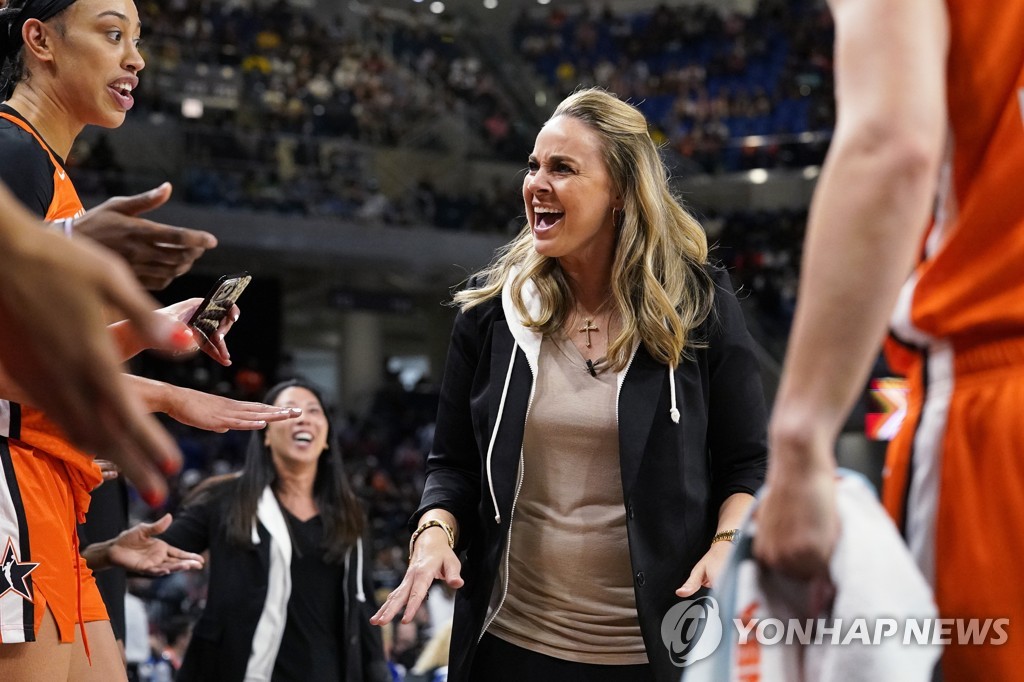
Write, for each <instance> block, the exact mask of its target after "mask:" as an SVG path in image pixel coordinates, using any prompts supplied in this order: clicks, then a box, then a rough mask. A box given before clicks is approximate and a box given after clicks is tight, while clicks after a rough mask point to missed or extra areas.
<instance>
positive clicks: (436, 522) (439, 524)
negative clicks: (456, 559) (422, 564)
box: [409, 519, 455, 559]
mask: <svg viewBox="0 0 1024 682" xmlns="http://www.w3.org/2000/svg"><path fill="white" fill-rule="evenodd" d="M428 528H440V529H441V530H443V531H444V532H445V535H447V536H448V547H449V548H450V549H452V550H454V549H455V531H454V530H452V527H451V526H449V525H448V524H447V523H445V522H444V521H441V520H440V519H430V520H429V521H424V522H423V523H421V524H420V527H419V528H417V529H416V530H415V531H414V532H413V534H412V537H411V538H409V558H410V559H412V548H413V546H414V545H415V544H416V539H417V538H419V536H420V535H421V534H422V533H423V531H425V530H426V529H428Z"/></svg>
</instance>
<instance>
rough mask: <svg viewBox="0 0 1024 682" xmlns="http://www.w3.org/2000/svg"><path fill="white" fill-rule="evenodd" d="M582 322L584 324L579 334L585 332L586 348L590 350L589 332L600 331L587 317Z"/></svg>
mask: <svg viewBox="0 0 1024 682" xmlns="http://www.w3.org/2000/svg"><path fill="white" fill-rule="evenodd" d="M584 322H585V324H584V325H583V326H582V327H580V329H579V332H580V334H583V333H584V332H586V334H587V348H590V332H596V331H600V329H598V327H597V326H595V325H594V324H593V320H591V319H590V318H589V317H587V318H584Z"/></svg>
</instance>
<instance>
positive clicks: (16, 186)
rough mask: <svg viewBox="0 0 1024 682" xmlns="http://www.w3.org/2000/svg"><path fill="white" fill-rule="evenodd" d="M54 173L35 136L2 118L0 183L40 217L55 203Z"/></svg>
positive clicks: (0, 124) (0, 132)
mask: <svg viewBox="0 0 1024 682" xmlns="http://www.w3.org/2000/svg"><path fill="white" fill-rule="evenodd" d="M8 128H9V129H8ZM54 170H55V169H54V167H53V164H52V163H51V162H50V157H49V156H47V155H46V152H44V151H43V149H42V148H41V147H40V146H39V143H38V142H36V141H35V139H34V138H33V137H32V136H31V135H29V134H28V133H26V132H25V131H23V130H21V129H20V128H18V127H17V126H15V125H14V124H13V123H10V122H8V121H6V120H3V119H0V180H2V181H3V183H4V184H5V185H7V187H8V188H9V189H10V190H11V192H12V193H13V194H14V196H15V197H17V198H18V200H19V201H20V202H21V203H23V204H25V206H26V207H28V209H29V210H30V211H32V213H34V214H36V215H37V216H39V217H40V218H42V217H43V216H45V215H46V212H47V211H48V210H49V208H50V203H51V202H52V201H53V173H54Z"/></svg>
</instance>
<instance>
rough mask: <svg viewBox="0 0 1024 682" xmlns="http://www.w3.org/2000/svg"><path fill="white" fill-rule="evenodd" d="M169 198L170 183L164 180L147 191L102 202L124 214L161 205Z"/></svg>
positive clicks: (143, 211)
mask: <svg viewBox="0 0 1024 682" xmlns="http://www.w3.org/2000/svg"><path fill="white" fill-rule="evenodd" d="M170 198H171V183H169V182H165V183H163V184H161V185H160V186H158V187H154V188H153V189H151V190H149V191H148V192H142V193H141V194H134V195H132V196H130V197H113V198H111V199H107V200H106V201H105V202H103V207H104V208H109V209H112V210H114V211H117V212H118V213H123V214H125V215H138V214H139V213H145V212H146V211H152V210H153V209H154V208H157V207H159V206H162V205H163V204H165V203H167V200H168V199H170Z"/></svg>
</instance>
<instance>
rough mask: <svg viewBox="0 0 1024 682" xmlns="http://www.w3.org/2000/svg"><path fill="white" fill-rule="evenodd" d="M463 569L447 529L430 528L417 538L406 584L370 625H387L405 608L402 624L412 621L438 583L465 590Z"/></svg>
mask: <svg viewBox="0 0 1024 682" xmlns="http://www.w3.org/2000/svg"><path fill="white" fill-rule="evenodd" d="M461 568H462V563H461V562H460V561H459V558H458V557H457V556H455V552H454V551H452V549H451V548H450V547H449V546H448V535H447V534H446V533H445V532H444V530H443V529H441V528H436V527H435V528H428V529H426V530H425V531H423V532H422V533H420V536H419V537H418V538H417V539H416V544H415V545H414V546H413V552H412V557H411V558H410V560H409V569H408V570H407V571H406V572H405V578H403V579H402V583H401V584H400V585H399V586H398V587H396V588H395V589H394V590H393V591H392V592H391V594H389V595H388V598H387V599H386V600H385V601H384V604H383V606H381V607H380V609H379V610H378V611H377V613H375V614H374V615H373V616H372V617H371V618H370V622H371V623H373V624H374V625H387V624H388V623H390V622H391V621H392V620H394V618H395V616H397V615H398V613H399V612H400V611H402V609H405V615H404V616H402V622H403V623H410V622H412V619H413V618H414V617H415V616H416V612H417V611H419V609H420V605H422V604H423V601H424V600H425V599H426V598H427V591H428V590H429V589H430V586H431V585H432V584H433V583H434V581H435V580H443V581H444V582H445V583H446V584H447V585H448V587H451V588H452V589H456V590H457V589H459V588H460V587H462V584H463V583H462V576H461V575H460V570H461Z"/></svg>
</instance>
